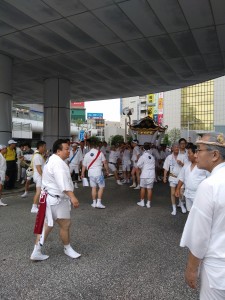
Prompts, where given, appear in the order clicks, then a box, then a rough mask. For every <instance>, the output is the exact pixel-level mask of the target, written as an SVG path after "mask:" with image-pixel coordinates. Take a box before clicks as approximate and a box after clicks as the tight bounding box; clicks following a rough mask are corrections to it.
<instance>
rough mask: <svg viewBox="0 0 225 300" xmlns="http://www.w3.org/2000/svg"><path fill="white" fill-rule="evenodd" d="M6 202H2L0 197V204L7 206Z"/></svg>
mask: <svg viewBox="0 0 225 300" xmlns="http://www.w3.org/2000/svg"><path fill="white" fill-rule="evenodd" d="M7 205H8V204H6V203H3V202H2V199H0V206H7Z"/></svg>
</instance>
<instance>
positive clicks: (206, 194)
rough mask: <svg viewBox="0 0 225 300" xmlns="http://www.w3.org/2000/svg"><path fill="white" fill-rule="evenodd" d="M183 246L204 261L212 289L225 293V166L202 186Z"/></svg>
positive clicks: (220, 165)
mask: <svg viewBox="0 0 225 300" xmlns="http://www.w3.org/2000/svg"><path fill="white" fill-rule="evenodd" d="M180 246H181V247H185V246H186V247H188V248H189V250H190V251H191V253H192V254H193V255H194V256H195V257H197V258H199V259H201V260H202V264H203V265H204V268H205V270H206V274H207V277H208V280H209V286H210V288H215V289H219V290H225V163H221V164H219V165H218V166H216V167H215V168H214V169H213V171H212V173H211V176H209V177H208V178H206V179H205V180H203V181H202V182H201V183H200V185H199V187H198V190H197V193H196V196H195V199H194V204H193V206H192V209H191V211H190V214H189V216H188V219H187V222H186V224H185V227H184V231H183V234H182V238H181V242H180Z"/></svg>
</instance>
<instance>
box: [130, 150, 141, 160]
mask: <svg viewBox="0 0 225 300" xmlns="http://www.w3.org/2000/svg"><path fill="white" fill-rule="evenodd" d="M138 155H141V150H140V148H139V147H138V146H135V147H134V149H133V152H132V157H131V160H132V161H133V162H135V161H136V160H138Z"/></svg>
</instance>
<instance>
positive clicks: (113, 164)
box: [108, 145, 123, 185]
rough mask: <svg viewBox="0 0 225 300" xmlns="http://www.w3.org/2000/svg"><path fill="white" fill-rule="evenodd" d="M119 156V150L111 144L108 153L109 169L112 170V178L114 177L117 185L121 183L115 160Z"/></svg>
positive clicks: (116, 160)
mask: <svg viewBox="0 0 225 300" xmlns="http://www.w3.org/2000/svg"><path fill="white" fill-rule="evenodd" d="M119 158H120V152H119V151H117V150H116V146H115V145H112V146H111V149H110V153H109V163H108V164H109V170H110V171H111V172H113V175H114V178H115V179H116V183H117V184H118V185H123V184H122V182H121V181H120V179H119V175H118V170H117V168H116V167H117V162H118V159H119Z"/></svg>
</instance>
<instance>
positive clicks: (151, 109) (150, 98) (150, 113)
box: [148, 94, 155, 118]
mask: <svg viewBox="0 0 225 300" xmlns="http://www.w3.org/2000/svg"><path fill="white" fill-rule="evenodd" d="M154 104H155V95H154V94H149V95H148V116H149V117H150V118H153V114H154Z"/></svg>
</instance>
